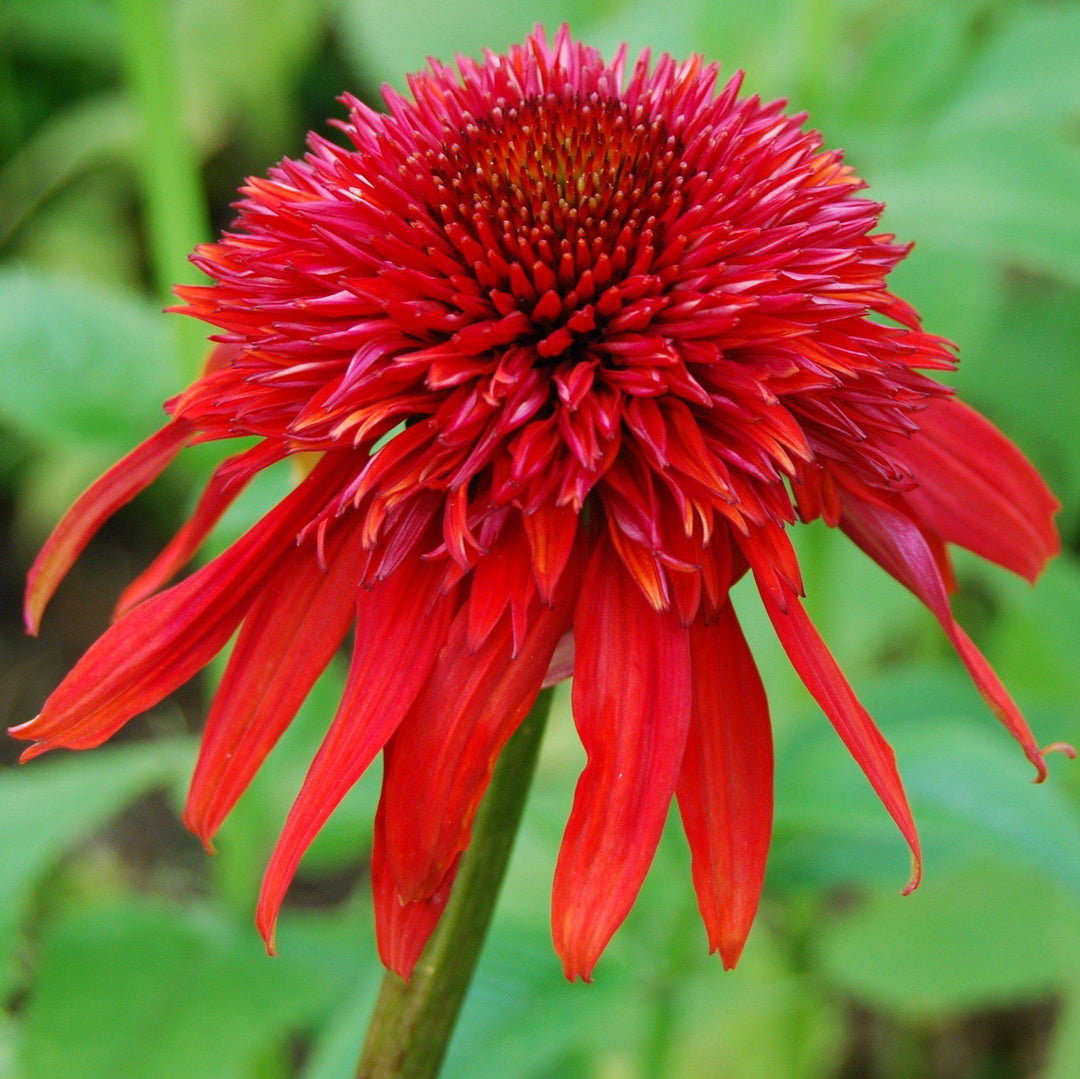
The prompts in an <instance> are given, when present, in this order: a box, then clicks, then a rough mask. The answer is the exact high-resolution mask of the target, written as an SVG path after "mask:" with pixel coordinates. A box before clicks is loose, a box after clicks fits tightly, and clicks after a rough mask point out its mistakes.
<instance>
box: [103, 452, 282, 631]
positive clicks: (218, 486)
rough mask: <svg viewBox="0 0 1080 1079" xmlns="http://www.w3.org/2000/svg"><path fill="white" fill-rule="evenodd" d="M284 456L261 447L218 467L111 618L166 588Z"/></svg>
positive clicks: (125, 590)
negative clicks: (261, 474)
mask: <svg viewBox="0 0 1080 1079" xmlns="http://www.w3.org/2000/svg"><path fill="white" fill-rule="evenodd" d="M284 454H285V450H284V447H283V446H282V445H280V444H267V443H263V444H262V445H259V446H256V447H255V448H254V449H252V450H249V451H248V452H247V453H243V454H240V455H239V456H238V457H233V458H230V459H229V460H228V461H225V462H224V463H223V464H222V465H221V466H220V467H218V469H217V470H216V471H215V472H214V475H213V476H212V477H211V478H210V482H209V483H208V484H207V485H206V489H205V490H204V491H203V493H202V495H201V496H200V498H199V502H198V505H197V506H196V507H195V511H194V513H192V515H191V516H190V517H189V518H188V519H187V521H185V522H184V525H183V526H182V527H181V528H180V530H179V531H178V532H177V533H176V535H175V536H173V538H172V539H171V540H170V541H169V543H168V544H167V545H166V546H165V548H164V549H163V550H162V551H161V553H160V554H159V555H158V556H157V558H155V559H154V561H153V562H151V563H150V565H149V566H147V568H146V569H145V570H143V572H142V573H140V574H139V576H138V577H136V578H135V580H134V581H132V582H131V584H129V585H128V586H127V588H125V589H124V591H123V592H122V593H121V594H120V598H119V600H117V603H116V607H115V608H114V609H113V618H114V619H117V618H120V617H121V616H122V615H125V614H127V612H128V611H130V610H131V608H132V607H134V606H136V604H139V603H141V602H142V601H143V600H144V599H146V597H147V596H152V595H153V594H154V593H155V592H156V591H157V590H158V589H159V588H163V587H164V586H165V585H166V584H168V583H169V581H171V580H172V578H173V577H175V576H176V574H178V573H179V572H180V571H181V570H182V569H183V568H184V566H186V565H187V564H188V562H189V561H191V558H192V556H193V555H194V554H195V552H196V551H197V550H198V549H199V547H200V546H201V545H202V542H203V540H205V539H206V537H207V536H208V535H209V534H210V531H211V530H212V529H213V527H214V525H216V524H217V523H218V521H219V520H221V515H222V514H223V513H224V512H225V511H226V510H227V509H228V508H229V506H231V505H232V503H233V500H234V499H235V498H236V497H237V495H239V494H240V492H241V491H243V489H244V488H245V487H246V486H247V484H248V482H249V481H250V480H251V478H252V476H254V475H255V473H256V472H258V471H260V470H261V469H263V468H266V467H267V466H268V465H271V464H273V463H274V462H275V461H277V460H280V458H281V457H283V456H284Z"/></svg>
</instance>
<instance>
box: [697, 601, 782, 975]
mask: <svg viewBox="0 0 1080 1079" xmlns="http://www.w3.org/2000/svg"><path fill="white" fill-rule="evenodd" d="M690 659H691V665H692V671H693V679H694V685H693V702H694V704H693V710H692V712H691V716H690V730H689V734H688V737H687V741H686V753H685V755H684V756H683V761H682V768H681V770H680V772H679V783H678V787H677V788H676V794H677V796H678V800H679V810H680V812H681V814H682V821H683V827H684V828H685V830H686V837H687V839H688V840H689V843H690V851H691V854H692V856H693V876H694V888H695V890H696V892H697V897H698V908H699V909H700V911H701V916H702V919H703V920H704V922H705V928H706V930H707V932H708V934H709V948H710V950H711V951H716V950H718V949H719V951H720V958H721V960H722V961H723V964H724V967H725V969H728V970H730V969H731V968H732V967H734V966H735V964H736V963H737V962H738V960H739V956H740V955H741V954H742V949H743V945H744V944H745V943H746V937H747V934H749V932H750V926H751V924H752V923H753V920H754V915H755V913H756V912H757V906H758V900H759V898H760V896H761V887H762V884H763V882H764V879H765V861H766V858H767V857H768V853H769V839H770V837H771V835H772V814H773V750H772V728H771V726H770V723H769V705H768V702H767V700H766V699H765V689H764V687H763V686H762V684H761V678H760V676H759V675H758V672H757V666H756V665H755V663H754V657H753V656H752V655H751V654H750V649H749V647H748V646H747V644H746V639H745V638H744V637H743V634H742V630H741V628H740V627H739V621H738V619H737V618H736V616H735V611H734V609H733V608H732V606H731V604H730V603H727V604H725V605H724V607H723V608H722V609H721V610H720V612H719V615H718V616H717V619H716V621H715V622H706V621H705V620H704V619H700V618H699V619H698V620H697V621H696V622H695V623H694V624H693V625H692V626H691V627H690Z"/></svg>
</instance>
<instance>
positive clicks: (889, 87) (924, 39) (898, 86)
mask: <svg viewBox="0 0 1080 1079" xmlns="http://www.w3.org/2000/svg"><path fill="white" fill-rule="evenodd" d="M973 6H974V5H972V7H973ZM875 15H876V17H875V19H874V20H873V22H872V24H871V27H870V32H871V33H872V34H873V37H872V39H871V41H870V43H869V44H868V45H867V46H866V47H865V51H863V52H862V55H861V56H860V64H859V76H858V78H856V79H854V80H852V82H851V84H850V85H849V86H848V88H847V91H846V93H845V94H844V99H843V108H842V116H841V117H838V120H840V122H841V123H842V124H843V125H844V126H847V125H848V124H858V125H865V126H866V127H867V128H869V129H871V130H872V131H874V132H875V133H877V134H879V135H880V133H881V132H882V130H883V129H885V128H890V127H895V128H899V129H903V128H910V127H914V126H915V125H916V124H918V123H919V122H920V120H921V119H924V118H925V117H926V116H927V115H928V114H931V113H933V112H935V111H937V110H938V109H940V108H941V107H942V103H943V100H947V95H948V93H949V90H950V84H951V83H953V82H955V80H956V77H957V71H958V68H959V61H960V59H961V57H962V56H963V53H964V50H965V45H966V42H965V37H966V35H967V31H968V28H969V23H970V21H971V18H972V15H973V12H972V11H971V10H969V9H966V8H965V7H963V6H961V5H959V4H949V3H933V4H896V5H880V6H879V8H878V11H877V12H875Z"/></svg>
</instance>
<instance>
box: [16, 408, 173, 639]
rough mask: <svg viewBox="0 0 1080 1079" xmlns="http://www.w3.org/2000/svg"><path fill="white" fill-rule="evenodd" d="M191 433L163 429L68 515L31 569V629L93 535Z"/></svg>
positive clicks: (26, 610)
mask: <svg viewBox="0 0 1080 1079" xmlns="http://www.w3.org/2000/svg"><path fill="white" fill-rule="evenodd" d="M190 437H191V427H190V426H189V425H188V424H187V423H184V422H180V421H177V422H174V423H170V424H168V425H167V426H165V427H163V428H162V429H161V430H160V431H158V432H157V434H154V435H151V436H150V437H149V438H148V439H147V440H146V441H145V442H143V443H142V445H140V446H137V447H136V448H135V449H133V450H132V451H131V453H129V454H128V455H127V456H126V457H125V458H124V459H123V460H121V461H117V463H116V464H115V465H113V466H112V468H110V469H109V470H108V472H106V473H105V474H104V475H103V476H101V477H100V478H98V479H97V480H95V481H94V482H93V483H92V484H91V485H90V486H89V487H88V488H87V489H86V490H85V491H84V492H83V493H82V494H81V495H80V496H79V498H78V500H77V501H76V502H75V504H74V505H73V506H72V507H71V509H69V510H68V511H67V513H65V514H64V517H63V519H62V520H61V521H60V523H59V524H58V525H57V526H56V528H55V529H53V533H52V535H51V536H50V537H49V538H48V540H46V542H45V546H44V547H42V549H41V553H40V554H39V555H38V556H37V559H36V560H35V561H34V564H33V566H31V567H30V574H29V577H28V579H27V582H26V601H25V606H24V608H23V615H24V618H25V621H26V629H27V632H28V633H33V634H36V633H37V631H38V626H39V625H40V624H41V616H42V614H43V613H44V611H45V607H46V605H47V604H48V602H49V600H50V599H52V596H53V593H54V592H55V591H56V589H57V588H58V587H59V585H60V582H61V581H62V580H63V579H64V577H65V575H66V574H67V571H68V570H69V569H71V566H72V564H73V563H74V561H75V559H77V558H78V557H79V555H80V554H81V553H82V551H83V548H84V547H86V545H87V544H88V543H89V542H90V540H91V539H92V538H93V536H94V533H95V532H97V530H98V529H99V528H100V527H101V526H102V525H103V524H104V523H105V522H106V521H107V520H108V519H109V518H110V517H111V516H112V515H113V514H114V513H115V512H116V511H117V510H118V509H119V508H120V507H121V506H124V505H126V504H127V503H128V502H130V501H131V500H132V499H133V498H134V497H135V496H136V495H137V494H139V492H140V491H143V490H144V489H145V488H147V487H149V486H150V484H151V483H153V482H154V480H156V479H157V478H158V476H160V475H161V473H162V472H164V471H165V469H166V468H167V467H168V465H169V463H170V462H171V461H172V459H173V458H174V457H175V456H176V455H177V454H178V453H179V452H180V451H181V450H182V449H183V448H184V445H185V444H186V443H187V441H188V439H189V438H190Z"/></svg>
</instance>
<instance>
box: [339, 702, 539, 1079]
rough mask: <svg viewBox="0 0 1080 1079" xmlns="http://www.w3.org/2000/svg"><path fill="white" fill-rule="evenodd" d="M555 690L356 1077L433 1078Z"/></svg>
mask: <svg viewBox="0 0 1080 1079" xmlns="http://www.w3.org/2000/svg"><path fill="white" fill-rule="evenodd" d="M551 696H552V690H550V689H546V690H542V691H541V693H540V696H539V697H538V698H537V701H536V704H535V705H533V709H532V711H531V712H530V713H529V714H528V716H527V717H526V718H525V721H524V722H523V723H522V725H521V727H520V728H519V729H518V731H517V733H516V734H515V735H514V737H513V738H511V739H510V741H509V742H508V743H507V744H506V747H505V748H504V749H503V751H502V753H501V754H500V756H499V761H498V764H497V765H496V766H495V771H494V773H493V774H492V777H491V783H490V785H489V786H488V790H487V794H486V796H485V797H484V801H483V803H482V805H481V807H480V811H479V813H478V814H477V816H476V822H475V824H474V826H473V835H472V843H471V844H470V846H469V849H468V851H467V852H466V853H465V855H464V856H463V857H462V860H461V868H460V869H459V870H458V876H457V880H456V881H455V883H454V888H453V891H452V892H451V893H450V900H449V902H448V903H447V905H446V913H445V914H443V916H442V919H441V921H440V922H439V926H438V928H437V929H436V930H435V933H434V934H433V935H432V937H431V940H430V941H429V942H428V945H427V948H426V949H425V950H424V954H423V956H421V958H420V962H419V963H417V965H416V969H415V971H414V972H413V976H412V977H411V978H410V979H409V981H408V982H405V981H403V980H402V979H401V978H399V977H398V976H397V975H396V974H394V973H387V975H386V977H385V978H384V980H383V985H382V990H381V991H380V993H379V999H378V1001H376V1004H375V1014H374V1015H373V1016H372V1019H371V1025H370V1026H369V1027H368V1034H367V1041H366V1042H365V1044H364V1051H363V1054H362V1056H361V1058H360V1065H359V1067H358V1069H357V1073H356V1074H357V1077H358V1079H432V1077H433V1076H436V1075H438V1073H439V1068H440V1067H441V1065H442V1062H443V1058H444V1057H445V1056H446V1050H447V1046H448V1045H449V1044H450V1035H451V1034H452V1033H453V1030H454V1023H455V1022H456V1020H457V1016H458V1012H459V1011H460V1010H461V1005H462V1003H463V1001H464V999H465V994H466V992H467V991H468V988H469V983H470V982H471V981H472V976H473V971H474V970H475V969H476V962H477V960H478V959H479V957H480V949H481V948H482V947H483V944H484V938H485V936H486V935H487V930H488V925H489V924H490V922H491V915H492V913H493V912H494V910H495V901H496V899H497V898H498V895H499V888H500V886H501V885H502V880H503V876H504V874H505V873H506V866H507V863H508V862H509V860H510V851H511V850H512V848H513V845H514V837H515V836H516V835H517V829H518V824H519V823H520V821H521V814H522V811H523V810H524V808H525V798H526V796H527V795H528V792H529V786H530V783H531V781H532V776H533V772H534V771H535V769H536V759H537V756H538V754H539V750H540V741H541V738H542V736H543V733H544V725H545V723H546V722H547V715H548V712H549V710H550V708H551Z"/></svg>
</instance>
